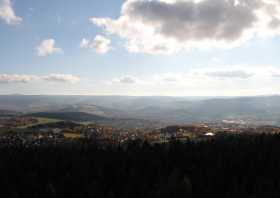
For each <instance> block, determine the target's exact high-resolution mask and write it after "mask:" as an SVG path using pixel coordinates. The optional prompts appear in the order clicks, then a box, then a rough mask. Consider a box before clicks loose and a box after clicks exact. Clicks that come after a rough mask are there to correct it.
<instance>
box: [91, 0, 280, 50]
mask: <svg viewBox="0 0 280 198" xmlns="http://www.w3.org/2000/svg"><path fill="white" fill-rule="evenodd" d="M90 21H91V22H92V23H94V24H95V25H97V26H100V27H103V28H104V29H105V30H106V32H108V33H110V34H116V35H118V36H120V37H121V38H123V39H125V40H126V47H127V49H128V50H129V51H131V52H144V53H151V54H156V53H165V54H166V53H174V52H177V51H180V50H183V49H189V48H209V47H224V48H227V47H235V46H239V45H241V44H242V43H244V42H245V41H247V40H249V39H251V38H256V37H257V38H263V37H267V36H275V35H280V1H279V0H200V1H194V0H126V1H125V2H124V4H123V6H122V9H121V15H120V17H119V18H117V19H111V18H95V17H92V18H91V19H90Z"/></svg>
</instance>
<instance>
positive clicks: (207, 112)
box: [0, 95, 280, 126]
mask: <svg viewBox="0 0 280 198" xmlns="http://www.w3.org/2000/svg"><path fill="white" fill-rule="evenodd" d="M0 109H5V110H11V111H17V112H23V113H27V114H29V113H38V112H60V113H68V114H69V113H70V114H71V112H80V113H87V114H90V115H93V116H101V117H105V118H118V119H144V120H149V121H160V122H164V123H167V124H188V123H195V122H216V121H221V120H224V119H227V120H234V119H237V120H244V121H246V122H248V123H260V124H268V125H277V126H280V96H277V95H275V96H258V97H215V98H209V97H202V98H193V97H135V96H25V95H12V96H11V95H9V96H0Z"/></svg>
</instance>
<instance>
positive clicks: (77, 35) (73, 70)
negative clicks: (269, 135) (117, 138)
mask: <svg viewBox="0 0 280 198" xmlns="http://www.w3.org/2000/svg"><path fill="white" fill-rule="evenodd" d="M243 1H244V2H243ZM210 2H211V1H210V0H204V1H201V2H193V1H192V0H177V1H176V0H168V1H167V0H153V1H146V0H127V1H123V0H102V1H100V0H83V1H74V0H48V1H45V0H0V94H14V93H20V94H90V95H170V96H190V95H192V96H194V95H195V96H203V95H263V94H278V93H279V91H280V59H279V52H280V36H279V35H280V29H279V27H278V20H279V21H280V12H279V10H280V9H278V8H279V7H280V5H279V4H280V3H278V2H277V1H273V0H271V2H268V3H267V2H266V1H265V0H252V2H255V4H256V5H255V4H252V5H251V4H250V5H246V1H245V0H240V1H238V3H236V2H235V3H232V4H230V3H228V2H227V1H226V0H212V3H210ZM225 2H226V3H225ZM242 3H244V4H242ZM191 4H192V5H194V6H192V7H193V8H192V9H195V11H196V12H198V13H200V15H199V16H198V17H197V18H195V17H190V13H192V12H193V10H191V9H190V6H189V5H191ZM257 4H258V5H257ZM208 5H211V9H212V8H213V9H215V13H220V14H219V15H217V16H216V14H212V15H211V16H207V15H206V14H207V13H208V12H207V13H204V12H205V11H203V9H201V8H202V7H203V6H208ZM225 5H226V6H227V7H226V9H229V10H227V13H229V12H230V13H232V15H230V16H228V15H227V14H226V13H223V10H224V9H225ZM239 5H240V6H239ZM254 6H255V7H254ZM269 6H273V7H274V8H276V9H275V11H274V12H271V13H273V14H270V13H267V12H265V11H264V10H265V9H263V8H264V7H269ZM278 6H279V7H278ZM161 9H162V10H161ZM209 9H210V8H209ZM166 10H167V11H166ZM243 11H244V12H243ZM179 12H182V13H183V14H180V15H179V14H177V13H179ZM259 12H262V15H261V14H260V15H257V14H256V13H259ZM235 14H236V16H235ZM242 14H243V15H242ZM238 15H242V16H241V17H243V18H242V20H243V19H244V21H246V23H245V22H244V23H243V22H242V20H241V19H239V18H238V17H239V16H238ZM220 16H225V17H224V18H219V17H220ZM211 17H212V18H213V20H208V19H209V18H211ZM246 17H247V18H246ZM246 19H247V20H246ZM264 19H266V20H264ZM236 21H237V22H236ZM272 21H273V23H272ZM174 24H176V25H174ZM264 24H265V25H264ZM279 24H280V23H279ZM272 25H273V27H272ZM248 35H249V36H248ZM83 41H84V43H83V44H82V42H83Z"/></svg>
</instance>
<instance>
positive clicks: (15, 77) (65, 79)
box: [0, 74, 80, 83]
mask: <svg viewBox="0 0 280 198" xmlns="http://www.w3.org/2000/svg"><path fill="white" fill-rule="evenodd" d="M41 80H44V81H49V82H61V83H77V82H79V81H80V78H79V77H77V76H74V75H71V74H50V75H47V76H36V75H23V74H21V75H19V74H0V83H29V82H35V81H41Z"/></svg>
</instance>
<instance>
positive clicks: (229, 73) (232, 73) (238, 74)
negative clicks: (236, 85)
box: [205, 70, 254, 79]
mask: <svg viewBox="0 0 280 198" xmlns="http://www.w3.org/2000/svg"><path fill="white" fill-rule="evenodd" d="M205 74H206V75H207V76H209V77H215V78H239V79H248V78H250V77H253V76H254V74H253V73H250V72H247V71H243V70H221V71H212V72H206V73H205Z"/></svg>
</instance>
